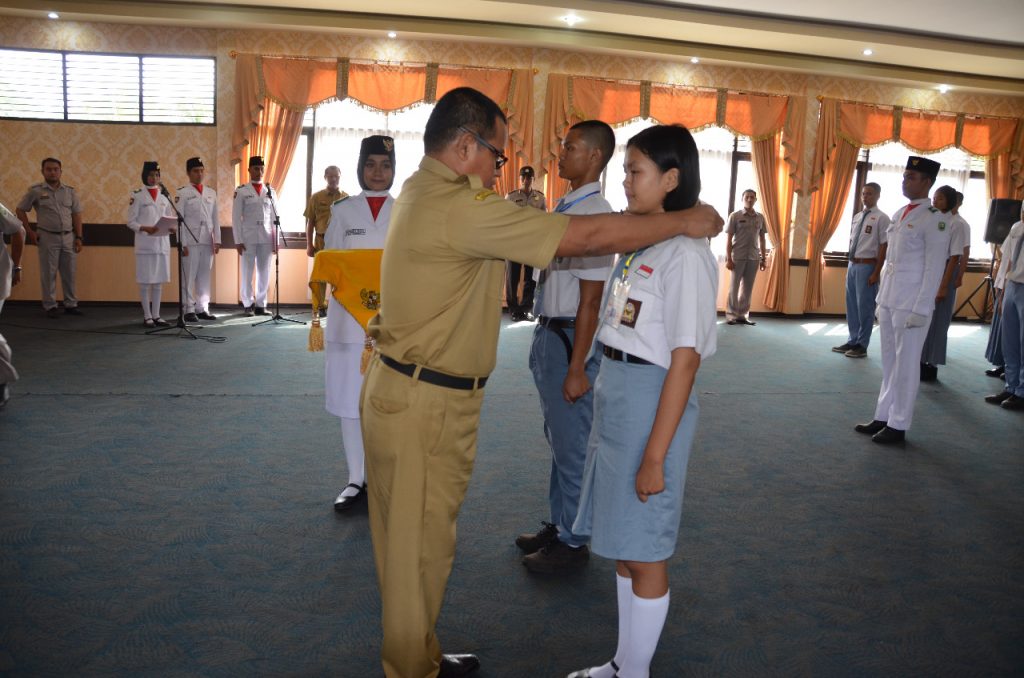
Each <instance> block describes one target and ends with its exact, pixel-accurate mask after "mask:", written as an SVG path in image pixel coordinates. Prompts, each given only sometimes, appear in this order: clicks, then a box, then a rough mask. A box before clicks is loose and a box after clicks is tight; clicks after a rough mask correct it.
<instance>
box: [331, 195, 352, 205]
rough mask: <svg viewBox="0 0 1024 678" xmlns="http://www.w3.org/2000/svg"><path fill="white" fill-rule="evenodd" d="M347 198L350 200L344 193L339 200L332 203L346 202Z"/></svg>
mask: <svg viewBox="0 0 1024 678" xmlns="http://www.w3.org/2000/svg"><path fill="white" fill-rule="evenodd" d="M346 200H348V196H347V195H343V196H341V197H340V198H338V199H337V200H335V201H334V202H332V203H331V204H332V205H337V204H338V203H339V202H345V201H346Z"/></svg>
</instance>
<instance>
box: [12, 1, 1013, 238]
mask: <svg viewBox="0 0 1024 678" xmlns="http://www.w3.org/2000/svg"><path fill="white" fill-rule="evenodd" d="M0 45H4V46H9V47H27V48H33V47H35V48H42V49H69V50H83V51H111V52H137V53H159V54H198V55H211V54H212V55H214V56H216V57H217V69H218V71H217V73H218V75H217V83H218V95H217V125H216V127H175V126H153V125H112V124H111V125H104V124H69V123H48V122H18V121H0V133H2V137H3V139H4V146H5V147H6V148H7V149H8V151H9V153H8V156H7V157H8V160H9V161H8V162H6V163H4V164H0V200H3V201H4V202H7V203H8V204H10V203H13V202H16V201H17V199H18V198H19V197H20V196H21V194H22V193H23V192H24V190H25V188H26V187H27V186H28V185H29V184H31V183H35V182H36V181H38V180H39V177H40V174H39V161H40V160H41V159H42V158H43V157H45V156H47V155H55V156H57V157H59V158H61V160H62V161H63V162H64V167H65V179H66V181H67V182H68V183H69V184H71V185H73V186H76V187H77V188H79V189H80V191H81V193H82V199H83V203H84V205H85V210H86V221H93V222H107V223H118V222H122V221H123V220H124V212H125V206H126V202H127V195H128V193H129V192H130V191H131V190H132V189H133V188H135V187H136V185H137V184H138V171H139V169H140V167H141V163H142V161H143V160H146V159H152V158H156V159H159V160H160V162H161V163H162V164H163V167H164V179H165V183H167V184H168V185H173V186H178V185H180V184H181V183H184V181H185V175H184V162H185V159H186V158H188V157H190V156H192V155H201V156H203V157H204V160H205V161H206V165H207V169H208V181H209V182H210V183H212V184H215V185H216V186H217V187H218V188H219V189H220V195H221V196H222V198H223V199H222V201H221V216H222V218H223V219H224V220H225V222H226V221H227V220H228V218H229V215H230V205H229V200H228V196H230V190H229V189H230V188H232V187H233V184H234V172H233V169H232V168H231V167H230V166H229V165H228V163H227V158H228V155H229V149H230V121H231V120H232V118H233V116H234V61H233V60H232V59H231V58H230V52H231V51H232V50H237V51H243V52H257V53H263V54H288V55H302V56H339V55H347V56H349V57H352V58H359V59H381V60H393V61H416V62H426V61H434V62H440V63H449V64H468V65H480V66H497V67H503V68H528V67H532V68H534V69H535V70H536V72H537V74H536V76H535V78H534V102H535V108H536V110H535V119H536V121H537V122H538V124H539V123H540V121H542V120H543V113H544V94H545V91H546V87H547V74H548V73H576V74H580V75H592V76H605V77H612V78H628V79H637V80H652V81H656V82H673V83H681V84H687V85H695V86H707V87H727V88H730V89H739V90H747V91H758V92H769V93H775V94H794V95H806V96H807V97H808V102H807V106H808V116H807V135H806V140H807V152H806V162H808V163H809V162H810V158H811V157H812V156H813V140H814V136H815V129H816V115H817V102H816V101H815V99H814V97H815V96H817V95H819V94H820V95H825V96H831V97H837V98H843V99H853V100H859V101H869V102H878V103H895V104H901V105H904V106H908V107H914V108H925V109H935V110H955V111H963V112H968V113H981V112H985V113H989V114H996V115H1008V116H1020V117H1024V97H1001V96H987V95H976V94H970V93H963V94H961V93H958V92H951V93H948V94H946V95H941V94H939V93H938V92H937V91H935V90H932V89H914V88H909V87H899V86H895V85H890V84H886V83H878V82H872V81H867V80H855V79H849V78H832V77H819V76H811V75H806V74H801V73H790V72H785V71H774V70H762V69H756V68H741V67H732V66H715V65H705V64H696V65H695V64H691V63H689V62H688V61H684V60H674V59H665V58H648V57H642V56H620V55H609V54H598V53H593V52H586V51H571V52H570V51H563V50H553V49H535V48H528V47H517V46H514V45H507V44H481V43H473V42H463V41H458V40H452V41H445V42H441V41H429V40H387V39H381V38H375V37H365V36H354V35H339V34H334V33H304V32H296V31H265V30H260V31H249V30H238V29H203V28H192V27H167V26H153V25H131V24H117V23H85V22H73V21H60V22H54V21H41V20H35V19H25V18H21V17H4V21H3V22H0ZM535 139H536V143H537V146H538V149H539V145H540V139H541V135H540V134H537V135H535ZM809 209H810V207H809V200H807V199H801V200H798V201H797V223H798V224H806V220H807V214H808V213H809ZM795 230H796V236H795V238H794V249H793V252H794V256H800V253H801V252H802V251H803V250H802V248H803V245H802V243H803V242H804V240H805V239H806V236H805V234H804V236H803V240H801V235H800V233H801V231H802V229H801V228H800V227H799V226H798V228H797V229H795Z"/></svg>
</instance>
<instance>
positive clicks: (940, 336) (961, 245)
mask: <svg viewBox="0 0 1024 678" xmlns="http://www.w3.org/2000/svg"><path fill="white" fill-rule="evenodd" d="M956 204H957V197H956V189H954V188H953V187H952V186H939V187H938V188H937V189H935V193H934V194H933V195H932V206H933V207H934V208H935V209H937V210H939V211H941V212H942V216H943V220H944V221H945V222H946V223H947V225H948V226H947V227H948V228H949V229H950V237H949V252H948V256H949V258H948V259H946V270H945V271H943V273H942V282H941V283H939V290H938V292H936V294H935V312H934V313H932V322H931V325H929V327H928V336H927V337H926V338H925V340H924V347H923V348H922V349H921V381H935V380H936V379H937V378H938V374H939V365H945V364H946V335H947V334H949V325H950V323H951V322H952V321H953V308H954V306H955V305H956V289H957V288H958V287H959V286H960V285H961V284H962V283H963V278H962V277H961V273H960V271H961V268H962V262H963V257H964V252H965V250H966V248H967V247H968V246H969V245H970V242H971V234H970V227H969V226H968V225H967V222H966V221H964V219H963V218H962V217H960V216H959V215H958V214H956V213H955V209H956Z"/></svg>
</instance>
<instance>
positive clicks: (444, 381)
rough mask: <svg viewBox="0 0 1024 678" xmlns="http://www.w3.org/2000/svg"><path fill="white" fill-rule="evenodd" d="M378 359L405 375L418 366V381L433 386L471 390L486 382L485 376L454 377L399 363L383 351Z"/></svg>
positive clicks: (413, 371) (410, 373)
mask: <svg viewBox="0 0 1024 678" xmlns="http://www.w3.org/2000/svg"><path fill="white" fill-rule="evenodd" d="M380 361H381V362H382V363H384V364H385V365H387V366H388V367H390V368H391V369H393V370H395V371H396V372H401V373H402V374H404V375H405V376H407V377H412V376H413V375H414V374H416V368H419V370H420V374H419V376H418V377H417V378H418V379H419V380H420V381H425V382H427V383H428V384H433V385H434V386H444V387H445V388H457V389H460V390H462V391H472V390H473V389H477V388H483V387H484V384H486V383H487V377H477V378H472V377H454V376H452V375H450V374H445V373H443V372H435V371H434V370H431V369H428V368H426V367H420V366H419V365H411V364H406V363H400V362H398V361H397V360H395V359H394V358H389V357H387V356H386V355H384V354H383V353H382V354H381V356H380Z"/></svg>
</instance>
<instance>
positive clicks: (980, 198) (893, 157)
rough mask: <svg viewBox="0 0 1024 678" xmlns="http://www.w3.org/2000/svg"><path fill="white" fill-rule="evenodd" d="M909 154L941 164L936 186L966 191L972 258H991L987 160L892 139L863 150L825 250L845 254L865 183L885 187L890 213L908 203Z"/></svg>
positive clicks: (883, 199) (884, 203)
mask: <svg viewBox="0 0 1024 678" xmlns="http://www.w3.org/2000/svg"><path fill="white" fill-rule="evenodd" d="M910 155H922V157H925V158H930V159H932V160H935V161H936V162H938V163H940V164H941V165H942V169H940V170H939V176H938V178H937V179H936V180H935V186H936V187H938V186H942V185H946V184H948V185H949V186H952V187H953V188H954V189H956V190H958V191H960V192H961V193H963V194H964V204H963V206H962V207H961V208H960V216H962V217H963V218H964V219H965V220H966V221H967V223H968V224H969V225H970V226H971V258H973V259H988V258H990V257H991V256H992V253H991V249H990V247H989V246H988V244H986V243H985V223H986V221H987V219H988V200H986V198H985V162H984V160H983V159H982V158H977V157H974V156H972V155H970V154H969V153H966V152H964V151H961V150H960V149H957V148H947V149H946V150H944V151H940V152H938V153H929V154H919V153H917V152H916V151H913V150H911V149H909V148H907V147H906V146H904V145H903V144H901V143H899V142H890V143H887V144H882V145H881V146H877V147H875V148H871V149H864V150H862V151H861V156H860V160H859V162H858V163H857V170H856V172H855V175H854V179H853V184H852V186H851V187H850V194H849V195H848V196H847V199H846V206H845V209H844V210H843V215H842V216H841V217H840V218H839V225H838V226H836V230H835V233H833V234H832V237H831V238H830V239H829V241H828V244H827V245H826V246H825V251H826V252H829V253H832V254H842V255H844V256H845V255H846V253H847V251H848V249H849V244H850V227H851V224H852V223H853V215H854V213H855V211H859V210H860V209H861V202H860V189H861V187H863V185H864V184H865V183H867V182H872V181H873V182H875V183H877V184H878V185H879V186H881V187H882V194H881V196H880V198H879V200H878V207H879V209H881V210H882V211H883V212H885V213H886V214H887V215H889V216H890V217H891V216H892V215H893V213H894V212H896V211H897V210H899V208H900V207H902V206H904V205H906V204H907V199H906V198H904V197H903V170H904V168H905V167H906V166H907V156H910Z"/></svg>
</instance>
